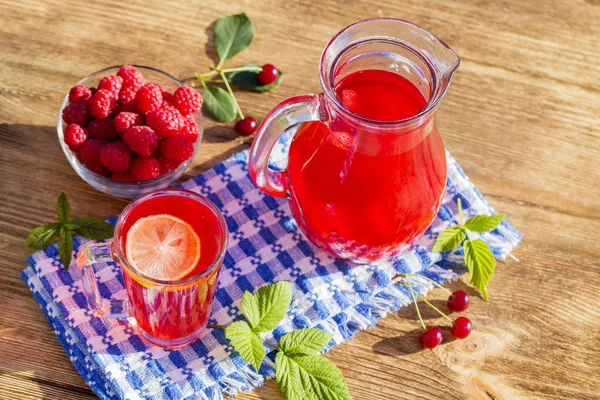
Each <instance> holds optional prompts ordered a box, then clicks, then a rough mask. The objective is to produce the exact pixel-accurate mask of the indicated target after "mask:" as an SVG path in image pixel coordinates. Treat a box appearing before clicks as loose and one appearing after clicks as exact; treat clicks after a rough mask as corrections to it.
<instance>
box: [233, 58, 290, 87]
mask: <svg viewBox="0 0 600 400" xmlns="http://www.w3.org/2000/svg"><path fill="white" fill-rule="evenodd" d="M243 67H255V68H260V67H261V66H260V65H258V64H245V65H243V66H242V67H241V68H243ZM282 76H283V73H282V72H281V71H279V76H278V77H277V79H276V80H275V82H273V83H270V84H268V85H263V84H262V83H260V81H259V80H258V72H257V71H236V72H231V73H229V74H228V76H227V77H228V79H229V81H230V82H231V83H233V84H234V85H235V86H237V87H239V88H241V89H246V90H251V91H253V92H268V91H269V90H273V89H276V88H277V87H279V85H281V80H282Z"/></svg>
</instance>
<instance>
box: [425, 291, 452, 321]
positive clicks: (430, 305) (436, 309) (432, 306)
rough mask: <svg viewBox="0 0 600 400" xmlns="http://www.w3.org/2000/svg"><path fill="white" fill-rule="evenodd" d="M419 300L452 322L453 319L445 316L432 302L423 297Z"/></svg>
mask: <svg viewBox="0 0 600 400" xmlns="http://www.w3.org/2000/svg"><path fill="white" fill-rule="evenodd" d="M421 300H423V301H424V302H425V303H426V304H427V305H428V306H429V307H431V308H433V309H434V310H435V311H437V312H438V314H440V315H441V316H442V317H444V318H446V319H447V320H448V321H450V322H452V324H454V320H453V319H452V318H450V317H449V316H447V315H446V314H444V313H443V312H442V311H441V310H440V309H439V308H437V307H436V306H434V305H433V304H431V303H430V302H429V301H428V300H427V299H426V298H425V297H421Z"/></svg>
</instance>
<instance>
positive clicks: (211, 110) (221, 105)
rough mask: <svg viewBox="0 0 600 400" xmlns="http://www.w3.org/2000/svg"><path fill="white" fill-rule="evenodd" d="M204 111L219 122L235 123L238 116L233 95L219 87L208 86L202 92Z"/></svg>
mask: <svg viewBox="0 0 600 400" xmlns="http://www.w3.org/2000/svg"><path fill="white" fill-rule="evenodd" d="M202 96H203V97H204V106H203V107H204V109H205V110H206V112H208V114H210V116H211V117H213V118H214V119H216V120H217V121H219V122H229V121H233V120H234V119H235V116H236V113H237V111H236V109H235V103H234V102H233V99H232V98H231V95H230V94H229V93H228V92H227V91H226V90H225V89H223V88H220V87H219V86H206V87H205V88H204V90H203V92H202Z"/></svg>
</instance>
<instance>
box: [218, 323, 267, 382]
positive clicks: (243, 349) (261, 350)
mask: <svg viewBox="0 0 600 400" xmlns="http://www.w3.org/2000/svg"><path fill="white" fill-rule="evenodd" d="M225 336H226V337H227V339H229V341H230V342H231V344H232V346H233V347H234V348H235V350H236V351H237V352H238V353H240V355H241V356H242V358H243V359H244V360H246V362H248V363H249V364H250V365H252V366H253V367H254V369H255V370H256V372H258V369H259V368H260V364H262V361H263V359H264V358H265V355H267V350H266V349H265V347H264V346H263V340H262V338H261V337H260V336H259V335H258V333H256V332H254V331H252V329H251V328H250V325H248V323H247V322H246V321H236V322H234V323H232V324H231V325H229V326H227V328H225Z"/></svg>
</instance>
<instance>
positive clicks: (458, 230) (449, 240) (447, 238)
mask: <svg viewBox="0 0 600 400" xmlns="http://www.w3.org/2000/svg"><path fill="white" fill-rule="evenodd" d="M464 239H465V228H463V227H462V226H451V227H450V228H446V229H444V231H442V233H440V234H439V235H438V237H437V239H436V240H435V243H434V245H433V249H432V251H435V252H443V251H450V250H452V249H454V248H456V246H458V245H459V244H460V242H462V241H463V240H464Z"/></svg>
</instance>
